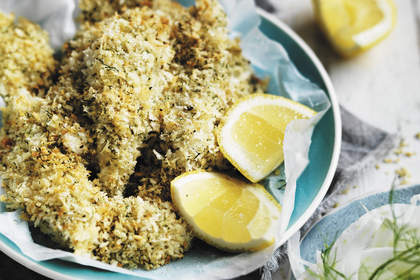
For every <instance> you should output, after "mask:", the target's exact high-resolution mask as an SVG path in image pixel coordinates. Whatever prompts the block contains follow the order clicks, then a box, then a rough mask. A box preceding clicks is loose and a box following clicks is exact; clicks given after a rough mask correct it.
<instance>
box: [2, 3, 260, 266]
mask: <svg viewBox="0 0 420 280" xmlns="http://www.w3.org/2000/svg"><path fill="white" fill-rule="evenodd" d="M80 7H81V10H82V16H81V20H82V24H81V26H82V27H81V30H80V31H79V32H78V33H77V34H76V36H75V37H74V38H73V39H72V40H71V41H69V42H68V43H66V44H65V45H64V46H63V52H64V57H63V59H62V61H60V65H59V70H58V71H55V69H56V67H57V64H58V63H57V62H56V61H55V60H54V58H53V56H52V50H51V48H50V47H49V46H48V36H47V34H46V33H45V32H44V31H42V30H41V29H40V27H39V26H37V25H35V24H32V23H30V22H28V21H25V20H21V21H20V23H18V24H17V25H15V24H14V23H13V18H12V17H11V16H7V15H3V14H0V26H6V25H7V26H9V29H7V30H6V33H4V32H3V33H1V34H0V38H1V39H2V42H7V44H1V45H0V54H1V53H2V52H3V53H4V52H7V53H8V54H9V55H8V56H7V57H8V60H7V61H5V60H1V61H0V66H1V67H0V71H3V72H4V73H6V75H4V74H2V79H1V80H0V94H1V95H2V96H3V97H5V100H6V108H5V109H4V111H3V129H2V131H1V135H0V138H1V141H0V143H1V145H0V154H1V170H0V173H1V174H0V175H1V177H2V178H3V188H4V190H5V195H4V197H2V200H4V202H5V203H6V205H7V207H8V208H9V209H24V213H25V217H26V218H27V219H28V220H29V221H30V223H32V224H33V226H35V227H38V228H39V229H40V230H41V231H42V232H44V233H47V234H49V235H50V236H51V237H52V238H53V239H54V240H55V241H57V242H59V243H60V244H61V245H64V246H66V247H67V248H70V249H72V250H73V251H74V252H75V253H76V254H88V255H91V256H92V257H93V258H95V259H97V260H100V261H104V262H107V263H111V264H115V265H118V266H123V267H129V268H134V267H139V266H141V267H143V268H146V269H152V268H157V267H159V266H162V265H164V264H166V263H168V262H170V261H171V260H175V259H178V258H182V257H183V255H184V252H185V251H186V250H188V248H189V247H190V243H191V239H192V233H191V230H190V229H189V227H188V226H187V225H186V223H185V221H184V220H183V219H182V218H180V217H179V216H178V215H177V214H176V212H175V209H174V207H173V205H172V203H171V201H170V192H169V184H170V181H171V180H172V179H173V178H174V177H175V176H178V175H180V174H181V173H183V172H186V171H191V170H194V169H207V170H212V169H219V170H220V169H229V168H231V166H230V165H229V164H227V162H226V160H225V159H224V158H223V156H222V154H221V152H220V151H219V148H218V145H217V142H216V138H215V133H214V130H215V128H216V127H217V125H218V124H219V123H220V122H221V120H222V118H223V116H224V113H225V111H226V110H227V109H229V107H230V106H231V105H232V104H234V103H235V102H236V100H238V99H239V98H240V97H242V96H243V95H247V94H253V93H261V92H263V90H264V88H265V83H263V82H260V81H258V80H256V79H255V77H254V75H253V73H252V70H251V67H250V65H249V62H248V61H247V60H246V59H245V58H244V57H243V56H242V54H241V49H240V47H239V42H238V41H237V40H231V39H229V36H228V30H227V20H226V16H225V14H224V13H223V11H222V8H221V7H220V4H219V3H218V1H216V0H197V1H196V6H194V7H191V8H184V7H182V6H181V5H179V4H177V3H175V2H172V1H169V0H154V1H147V0H127V1H105V0H81V1H80ZM4 34H6V35H4ZM2 36H3V37H2ZM4 36H6V37H4ZM9 46H10V48H9ZM2 57H3V56H2ZM56 72H57V73H58V74H57V73H56ZM55 74H57V75H58V77H56V78H54V77H53V76H54V75H55ZM4 77H5V78H4ZM181 120H182V121H181Z"/></svg>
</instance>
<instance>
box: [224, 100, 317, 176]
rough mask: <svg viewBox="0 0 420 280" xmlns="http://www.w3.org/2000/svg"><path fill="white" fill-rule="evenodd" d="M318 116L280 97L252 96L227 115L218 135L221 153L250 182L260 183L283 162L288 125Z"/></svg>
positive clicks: (306, 108) (300, 105)
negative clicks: (298, 120) (297, 120)
mask: <svg viewBox="0 0 420 280" xmlns="http://www.w3.org/2000/svg"><path fill="white" fill-rule="evenodd" d="M315 113H316V112H315V111H313V110H312V109H310V108H308V107H306V106H304V105H302V104H300V103H297V102H295V101H293V100H290V99H287V98H284V97H281V96H275V95H271V94H252V95H249V96H247V97H245V98H242V99H241V100H239V101H238V103H237V104H235V105H234V106H233V107H232V109H231V110H230V111H229V112H228V113H227V115H226V117H225V120H224V123H223V124H222V126H221V128H220V129H219V131H218V135H217V136H218V137H217V140H218V143H219V146H220V150H221V151H222V153H223V155H224V156H225V157H226V158H227V159H228V160H229V161H230V162H231V163H232V164H233V165H234V166H235V167H236V168H237V169H238V170H239V171H240V172H241V173H242V174H243V175H244V176H245V177H246V178H247V179H249V180H250V181H251V182H258V181H260V180H261V179H263V178H264V177H266V176H267V175H269V174H270V173H271V172H272V171H273V170H274V169H275V168H276V167H278V166H279V165H280V164H281V163H282V162H283V160H284V156H283V140H284V134H285V131H286V127H287V125H288V124H289V123H290V122H291V121H292V120H296V119H306V118H310V117H312V116H314V115H315Z"/></svg>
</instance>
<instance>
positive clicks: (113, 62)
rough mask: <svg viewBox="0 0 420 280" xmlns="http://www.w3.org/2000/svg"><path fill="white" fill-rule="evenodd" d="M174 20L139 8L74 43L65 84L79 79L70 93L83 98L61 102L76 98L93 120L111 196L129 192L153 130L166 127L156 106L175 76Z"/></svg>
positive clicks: (89, 30)
mask: <svg viewBox="0 0 420 280" xmlns="http://www.w3.org/2000/svg"><path fill="white" fill-rule="evenodd" d="M168 24H169V23H168V21H167V20H166V19H165V18H164V15H162V16H161V15H160V13H156V12H154V11H152V10H151V9H149V8H147V7H144V8H142V9H139V8H136V9H132V10H128V11H127V12H126V13H125V14H123V15H121V16H119V15H116V16H114V17H112V18H109V19H106V20H104V21H102V22H99V23H97V24H95V25H91V26H87V27H85V28H86V29H82V30H81V31H80V32H79V34H78V36H76V38H75V40H73V41H72V42H70V44H69V46H68V51H67V52H68V56H69V58H67V59H66V60H65V61H67V62H68V63H65V66H63V69H62V72H63V76H64V77H61V78H60V83H62V84H63V85H64V86H65V87H67V86H72V85H71V84H73V87H74V88H76V90H73V89H71V90H70V92H77V98H74V96H71V95H70V96H67V97H63V98H62V100H61V101H60V102H62V103H63V104H65V103H67V101H68V100H72V102H73V107H74V108H75V109H76V111H80V112H81V113H82V114H85V116H86V117H87V118H89V119H90V122H91V124H88V125H89V126H90V128H91V130H92V133H93V134H94V135H95V145H96V152H95V154H96V160H97V162H98V165H99V173H98V181H99V182H98V184H99V185H100V186H101V187H102V188H104V189H105V190H106V191H107V192H108V193H109V195H111V196H113V195H121V194H122V193H123V191H124V188H125V185H126V184H127V182H128V179H129V177H130V175H131V174H132V173H133V172H134V167H135V165H136V159H137V158H138V156H139V155H140V146H141V145H142V143H143V142H145V140H146V139H147V138H148V137H149V134H150V133H151V132H153V131H160V123H159V119H158V118H157V116H155V115H153V114H152V111H151V108H153V107H154V106H155V104H154V102H155V99H156V98H155V97H156V96H161V95H162V93H163V92H164V89H165V88H166V87H167V84H168V82H169V81H171V80H173V79H174V77H173V75H172V74H171V73H170V72H169V71H168V70H167V69H168V65H169V64H170V62H171V61H172V59H173V56H174V52H173V50H172V49H171V45H170V41H169V40H170V31H171V29H170V28H169V27H168ZM86 42H88V44H86ZM73 53H75V54H73ZM80 54H82V55H80ZM69 64H70V65H69ZM72 64H74V65H72ZM73 66H74V67H73ZM66 77H67V78H66ZM75 77H81V78H80V79H78V78H76V80H75ZM68 81H75V83H71V82H70V83H69V82H68ZM59 85H60V84H59ZM58 90H60V88H58ZM65 91H67V90H65ZM77 103H78V104H77ZM77 107H79V109H77ZM80 107H81V108H80ZM79 115H80V114H79Z"/></svg>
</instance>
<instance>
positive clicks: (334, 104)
mask: <svg viewBox="0 0 420 280" xmlns="http://www.w3.org/2000/svg"><path fill="white" fill-rule="evenodd" d="M257 11H258V14H259V15H260V16H262V17H264V18H266V19H267V20H269V21H271V22H272V23H273V24H274V25H276V26H277V27H278V28H279V29H281V30H283V31H284V32H285V33H286V34H287V35H288V36H290V37H291V38H292V39H293V40H294V41H295V42H296V43H297V44H298V45H299V46H300V47H301V48H302V49H303V50H304V52H305V53H306V54H307V55H308V56H309V58H310V59H311V61H312V62H313V63H314V65H315V67H316V68H317V70H318V71H319V73H320V75H321V77H322V80H323V81H324V83H325V87H326V89H327V91H328V93H329V98H330V102H331V109H332V112H333V117H334V131H335V135H334V148H333V153H332V157H331V162H330V166H329V169H328V172H327V175H326V177H325V180H324V182H323V184H322V185H321V188H320V189H319V191H318V194H317V195H316V196H315V198H314V200H313V201H312V202H311V204H310V205H309V207H308V208H307V209H306V210H305V212H303V214H302V215H301V216H300V217H299V219H298V220H297V221H296V222H295V223H294V224H293V225H292V226H291V227H289V228H288V229H287V231H286V232H285V233H284V234H283V237H282V238H281V239H280V240H279V242H278V244H279V245H281V244H283V243H285V242H286V241H287V240H288V239H289V238H290V237H291V236H292V235H293V234H295V233H296V232H297V231H298V230H299V229H300V228H301V227H302V226H303V225H304V224H305V222H306V221H307V220H309V218H310V217H311V216H312V214H313V213H314V212H315V210H316V209H317V208H318V206H319V205H320V204H321V201H322V200H323V199H324V197H325V194H326V193H327V191H328V189H329V187H330V184H331V182H332V180H333V178H334V174H335V171H336V169H337V165H338V159H339V155H340V149H341V115H340V107H339V104H338V100H337V97H336V94H335V90H334V87H333V84H332V82H331V79H330V77H329V75H328V73H327V71H326V70H325V68H324V66H323V65H322V63H321V61H320V60H319V59H318V57H317V56H316V55H315V53H314V52H313V50H312V49H311V48H310V47H309V46H308V44H306V42H305V41H303V39H302V38H301V37H300V36H299V35H297V34H296V32H295V31H293V30H292V29H291V28H290V27H289V26H288V25H286V24H285V23H283V22H282V21H281V20H279V19H277V18H276V17H275V16H273V15H271V14H269V13H268V12H266V11H264V10H262V9H260V8H258V9H257Z"/></svg>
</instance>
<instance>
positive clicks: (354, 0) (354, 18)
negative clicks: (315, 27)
mask: <svg viewBox="0 0 420 280" xmlns="http://www.w3.org/2000/svg"><path fill="white" fill-rule="evenodd" d="M313 3H314V8H315V15H316V17H317V20H318V21H319V23H320V25H321V27H322V29H323V31H324V32H325V34H326V35H327V37H328V38H329V40H330V41H331V43H332V45H333V46H334V47H335V49H336V50H337V51H338V52H339V53H340V54H341V55H343V56H346V57H349V56H352V55H355V54H358V53H360V52H362V51H365V50H367V49H369V48H371V47H372V46H374V45H375V44H377V43H378V42H380V41H381V40H383V39H384V38H386V37H387V36H388V35H389V33H390V32H391V31H392V29H393V28H394V26H395V22H396V17H397V16H396V14H397V12H396V7H395V4H394V2H393V0H313Z"/></svg>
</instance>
